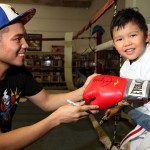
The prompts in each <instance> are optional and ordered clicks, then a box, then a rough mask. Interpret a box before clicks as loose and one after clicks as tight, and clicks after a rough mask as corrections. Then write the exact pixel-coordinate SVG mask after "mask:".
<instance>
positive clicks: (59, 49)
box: [52, 45, 64, 52]
mask: <svg viewBox="0 0 150 150" xmlns="http://www.w3.org/2000/svg"><path fill="white" fill-rule="evenodd" d="M52 52H64V46H62V45H52Z"/></svg>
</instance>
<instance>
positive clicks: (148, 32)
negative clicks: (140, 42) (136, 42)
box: [146, 30, 150, 42]
mask: <svg viewBox="0 0 150 150" xmlns="http://www.w3.org/2000/svg"><path fill="white" fill-rule="evenodd" d="M146 42H150V30H148V31H147V38H146Z"/></svg>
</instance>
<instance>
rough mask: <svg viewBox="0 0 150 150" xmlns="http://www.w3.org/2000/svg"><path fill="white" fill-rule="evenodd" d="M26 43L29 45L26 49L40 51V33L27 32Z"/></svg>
mask: <svg viewBox="0 0 150 150" xmlns="http://www.w3.org/2000/svg"><path fill="white" fill-rule="evenodd" d="M27 43H28V45H29V48H28V51H41V50H42V34H28V35H27Z"/></svg>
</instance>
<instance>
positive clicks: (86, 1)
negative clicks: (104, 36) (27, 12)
mask: <svg viewBox="0 0 150 150" xmlns="http://www.w3.org/2000/svg"><path fill="white" fill-rule="evenodd" d="M6 1H8V2H10V0H5V2H6ZM92 1H93V0H13V3H21V4H39V5H48V6H62V7H74V8H89V7H90V6H91V4H92Z"/></svg>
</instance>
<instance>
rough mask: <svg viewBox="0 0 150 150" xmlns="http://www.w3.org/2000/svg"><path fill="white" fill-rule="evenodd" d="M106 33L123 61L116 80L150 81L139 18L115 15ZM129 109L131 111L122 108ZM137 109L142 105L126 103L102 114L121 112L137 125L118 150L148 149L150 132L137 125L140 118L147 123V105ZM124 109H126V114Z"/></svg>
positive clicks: (149, 54)
mask: <svg viewBox="0 0 150 150" xmlns="http://www.w3.org/2000/svg"><path fill="white" fill-rule="evenodd" d="M110 32H111V37H112V39H113V43H114V47H115V48H116V50H117V51H118V53H119V54H120V55H121V56H122V57H124V58H125V59H126V61H125V62H124V64H123V65H122V67H121V70H120V76H121V77H125V78H129V79H138V80H150V61H149V58H150V45H149V44H147V37H148V28H147V25H146V21H145V19H144V17H143V16H142V14H140V13H139V12H138V11H136V10H134V9H131V8H127V9H123V10H121V11H118V13H117V14H116V16H115V17H114V18H113V19H112V22H111V26H110ZM129 105H130V106H132V107H125V106H129ZM138 105H143V103H138V102H136V103H132V104H129V103H127V102H126V101H122V102H120V103H118V105H117V106H115V107H114V108H112V109H108V110H107V111H106V113H105V114H106V115H107V116H108V118H109V117H111V116H113V115H114V114H115V113H117V112H118V111H119V110H121V108H125V109H126V110H127V112H128V114H129V115H130V117H131V118H132V119H133V120H134V121H135V122H136V123H137V124H138V125H137V126H136V128H135V129H134V130H133V131H131V132H130V133H129V134H128V135H127V136H126V137H125V138H124V139H123V140H122V142H121V147H120V150H123V149H125V150H127V149H130V150H137V149H138V150H141V149H142V150H144V149H146V148H150V144H149V142H148V139H149V137H150V132H149V131H148V130H146V129H147V128H149V127H150V126H148V124H147V122H146V123H144V122H143V121H141V120H140V121H139V117H140V119H141V118H143V117H142V116H144V117H145V116H146V117H147V118H146V119H147V120H148V119H149V120H150V111H149V110H150V106H149V105H150V104H149V103H147V104H144V105H143V106H141V107H139V108H137V107H138ZM127 108H130V109H129V110H128V109H127ZM131 108H132V109H131ZM133 108H134V109H133ZM135 113H138V114H136V115H137V116H138V117H137V116H135ZM143 120H144V119H143ZM139 123H140V125H139ZM141 126H142V127H141ZM129 143H130V145H129ZM127 147H130V148H127Z"/></svg>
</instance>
